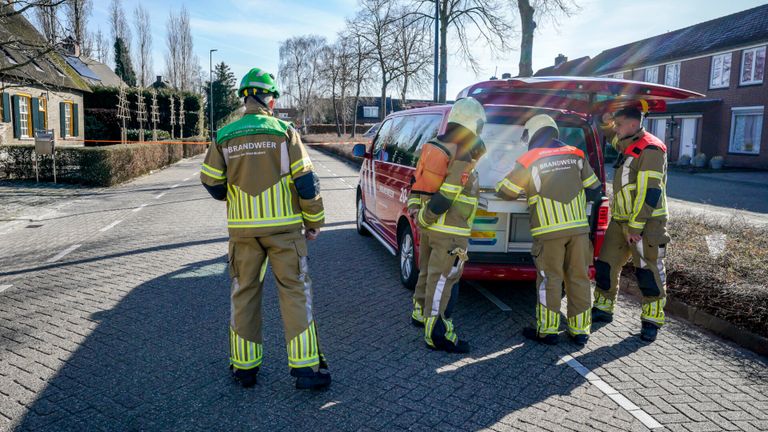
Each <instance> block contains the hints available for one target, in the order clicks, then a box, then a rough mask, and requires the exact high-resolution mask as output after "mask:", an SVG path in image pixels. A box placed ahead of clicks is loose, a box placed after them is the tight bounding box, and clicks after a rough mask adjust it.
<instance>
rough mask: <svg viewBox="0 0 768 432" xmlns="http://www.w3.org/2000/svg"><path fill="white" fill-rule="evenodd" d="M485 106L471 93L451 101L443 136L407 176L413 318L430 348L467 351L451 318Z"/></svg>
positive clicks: (471, 212)
mask: <svg viewBox="0 0 768 432" xmlns="http://www.w3.org/2000/svg"><path fill="white" fill-rule="evenodd" d="M483 125H485V110H484V109H483V106H482V105H480V103H479V102H477V101H476V100H475V99H473V98H464V99H460V100H458V101H456V103H455V104H454V105H453V107H452V109H451V112H450V113H449V114H448V125H447V127H446V131H445V133H444V134H443V135H440V136H437V137H436V138H434V139H432V140H430V141H429V142H428V143H426V144H425V145H424V147H423V149H422V151H421V156H420V158H419V161H418V164H417V165H416V172H415V173H414V177H413V179H412V180H411V183H412V184H411V193H410V196H409V199H408V209H409V212H410V213H411V215H412V217H413V218H414V219H415V220H416V222H417V224H418V226H419V234H420V242H421V244H420V245H419V262H420V267H421V272H420V273H419V279H418V281H417V282H416V289H415V293H414V297H413V305H414V309H413V312H412V314H411V319H412V321H413V322H414V323H415V324H417V325H419V326H421V325H423V326H424V340H425V341H426V343H427V346H428V347H430V348H431V349H435V350H442V351H447V352H457V353H467V352H469V349H470V348H469V343H468V342H467V341H464V340H461V339H459V338H458V336H457V334H456V330H455V329H454V326H453V320H452V318H451V314H452V310H453V305H454V303H455V301H456V297H457V294H458V282H459V279H460V278H461V273H462V271H463V269H464V263H465V262H466V261H467V246H468V237H469V235H470V232H471V230H472V223H473V221H474V219H475V213H476V211H477V200H478V196H479V193H480V190H479V189H480V188H479V184H478V178H477V174H476V173H475V164H476V163H477V160H478V159H479V158H480V157H482V155H483V154H484V153H485V145H484V144H483V141H482V139H480V133H481V132H482V129H483Z"/></svg>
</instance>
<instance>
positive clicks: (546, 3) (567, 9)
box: [513, 0, 579, 77]
mask: <svg viewBox="0 0 768 432" xmlns="http://www.w3.org/2000/svg"><path fill="white" fill-rule="evenodd" d="M513 3H516V4H517V10H518V12H519V13H520V23H521V28H522V37H521V38H520V71H519V75H520V76H524V77H527V76H531V75H533V35H534V32H535V31H536V27H537V24H536V20H550V21H553V22H555V23H557V19H558V18H559V17H560V16H563V15H564V16H572V15H573V14H575V13H576V12H578V10H579V6H578V5H577V4H576V2H575V0H514V1H513Z"/></svg>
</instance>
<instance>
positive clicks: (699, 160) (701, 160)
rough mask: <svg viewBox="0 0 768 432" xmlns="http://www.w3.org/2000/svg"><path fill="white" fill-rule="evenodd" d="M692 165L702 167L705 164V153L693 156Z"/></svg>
mask: <svg viewBox="0 0 768 432" xmlns="http://www.w3.org/2000/svg"><path fill="white" fill-rule="evenodd" d="M693 166H694V168H704V167H706V166H707V155H706V154H704V153H699V154H697V155H696V156H694V157H693Z"/></svg>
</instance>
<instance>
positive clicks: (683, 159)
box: [677, 154, 691, 167]
mask: <svg viewBox="0 0 768 432" xmlns="http://www.w3.org/2000/svg"><path fill="white" fill-rule="evenodd" d="M690 164H691V156H690V155H687V154H686V155H682V156H680V158H679V159H678V160H677V165H678V166H681V167H687V166H689V165H690Z"/></svg>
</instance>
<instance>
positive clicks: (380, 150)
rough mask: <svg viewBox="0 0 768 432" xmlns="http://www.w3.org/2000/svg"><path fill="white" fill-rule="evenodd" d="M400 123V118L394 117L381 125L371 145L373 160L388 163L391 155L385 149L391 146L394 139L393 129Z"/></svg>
mask: <svg viewBox="0 0 768 432" xmlns="http://www.w3.org/2000/svg"><path fill="white" fill-rule="evenodd" d="M401 121H402V117H395V118H393V119H389V120H387V121H385V122H384V123H383V124H382V125H381V128H380V129H379V133H378V134H377V135H376V140H375V141H374V143H373V158H374V159H375V160H381V161H384V162H389V161H390V158H391V153H389V152H388V151H387V148H388V147H391V146H392V142H393V141H394V138H395V130H394V129H395V128H396V127H397V126H398V125H399V124H400V122H401Z"/></svg>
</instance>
